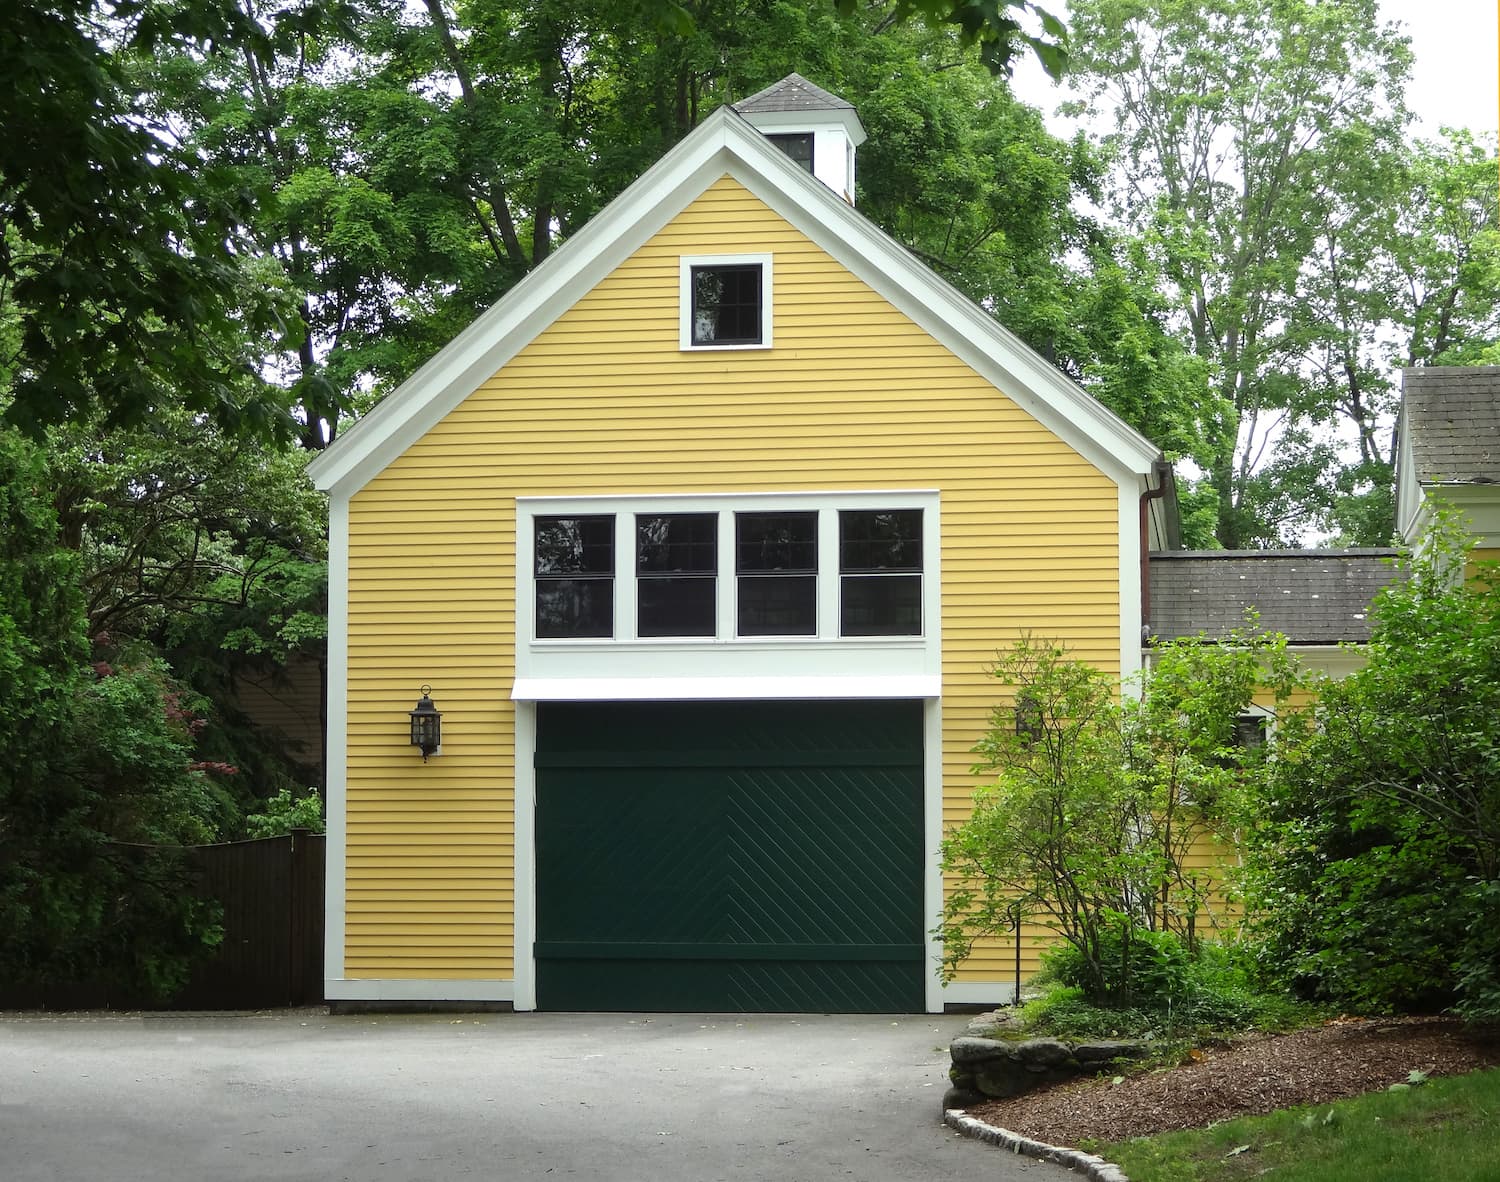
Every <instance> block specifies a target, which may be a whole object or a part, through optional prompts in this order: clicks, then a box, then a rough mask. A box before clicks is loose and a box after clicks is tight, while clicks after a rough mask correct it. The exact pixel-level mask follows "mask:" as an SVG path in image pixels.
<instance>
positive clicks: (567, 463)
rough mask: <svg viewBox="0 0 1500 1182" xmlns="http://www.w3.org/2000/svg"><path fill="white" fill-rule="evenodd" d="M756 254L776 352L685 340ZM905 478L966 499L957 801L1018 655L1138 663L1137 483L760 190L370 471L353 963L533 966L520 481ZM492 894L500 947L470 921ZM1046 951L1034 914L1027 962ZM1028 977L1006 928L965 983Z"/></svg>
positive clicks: (353, 707) (360, 591)
mask: <svg viewBox="0 0 1500 1182" xmlns="http://www.w3.org/2000/svg"><path fill="white" fill-rule="evenodd" d="M737 250H746V251H754V252H757V253H759V252H766V251H769V252H771V253H772V254H773V255H774V259H775V263H774V272H773V275H774V284H775V292H774V304H773V314H774V317H775V320H774V343H775V347H774V348H771V349H768V350H760V351H756V350H746V351H735V352H726V353H716V354H702V353H692V352H688V353H684V352H682V351H681V350H680V349H679V348H678V316H677V298H678V257H679V255H683V254H722V253H727V252H733V251H737ZM884 488H890V489H897V488H940V489H941V490H942V509H941V512H942V520H941V527H942V554H941V563H942V581H943V597H942V614H943V628H944V634H943V645H944V652H943V678H944V711H943V716H944V732H945V733H944V744H943V746H944V751H943V767H944V794H945V795H944V802H943V813H944V817H945V819H947V820H950V821H951V820H956V819H958V818H960V817H962V816H963V815H965V814H966V811H967V808H968V801H969V799H970V797H971V795H972V792H973V790H974V788H975V786H976V785H977V783H978V780H977V779H976V778H975V777H974V776H973V775H972V774H971V773H970V770H969V768H970V765H971V764H972V762H973V760H972V756H971V755H970V754H969V748H970V747H971V746H972V745H973V743H974V742H975V741H976V740H977V739H978V738H979V736H980V735H981V734H982V733H983V731H984V727H985V723H986V720H987V719H988V717H989V711H990V708H991V707H992V706H993V705H994V704H995V703H996V702H997V701H999V700H1000V699H1001V698H1002V697H1003V696H1004V695H1003V687H1001V686H999V685H998V684H997V683H996V682H995V681H994V679H993V678H991V677H989V676H988V675H987V673H986V669H987V667H988V666H989V665H990V664H991V663H992V662H993V660H994V658H995V654H996V652H997V650H1000V649H1003V648H1005V647H1008V645H1009V644H1010V643H1011V642H1012V641H1013V640H1014V639H1015V638H1017V637H1018V636H1019V635H1021V634H1022V633H1023V632H1026V631H1030V632H1032V633H1033V634H1035V635H1039V636H1060V637H1061V636H1065V637H1068V638H1069V639H1070V641H1071V643H1072V644H1074V645H1075V646H1076V647H1077V650H1078V651H1079V652H1080V655H1082V656H1083V657H1084V658H1085V659H1090V660H1094V661H1096V662H1097V663H1099V664H1100V665H1101V666H1102V667H1104V668H1106V669H1113V668H1117V667H1118V663H1119V639H1120V638H1119V587H1118V565H1119V554H1118V533H1119V521H1118V513H1119V497H1118V490H1117V488H1116V486H1115V485H1114V484H1113V482H1111V481H1110V480H1108V479H1107V478H1105V477H1104V476H1103V475H1102V474H1101V473H1099V472H1098V471H1096V470H1095V469H1094V468H1093V467H1092V466H1091V465H1090V464H1089V463H1087V462H1086V461H1085V460H1084V459H1083V458H1082V457H1080V456H1079V455H1078V454H1077V453H1075V452H1074V451H1073V450H1072V449H1071V448H1069V447H1068V446H1066V445H1065V444H1063V443H1061V442H1060V441H1059V440H1058V439H1057V438H1055V437H1054V436H1053V435H1051V434H1050V433H1049V432H1048V431H1046V430H1045V429H1044V428H1042V427H1041V426H1040V424H1038V423H1037V422H1036V421H1035V420H1034V419H1032V418H1031V416H1030V415H1028V414H1026V413H1025V412H1024V411H1023V410H1022V409H1021V408H1020V407H1019V406H1017V405H1016V404H1015V403H1013V402H1011V401H1009V400H1008V399H1007V398H1005V397H1004V396H1003V394H1000V393H997V392H996V391H995V390H994V388H993V387H991V386H990V385H988V383H986V382H985V381H983V380H982V379H980V378H979V377H978V375H976V374H974V373H973V372H972V371H971V370H969V369H968V368H967V367H966V366H965V365H963V364H962V363H961V362H959V361H958V360H957V359H956V358H954V357H953V356H952V355H951V354H949V353H948V352H947V350H946V349H944V348H943V347H942V346H940V345H938V344H937V343H936V342H935V341H933V340H932V339H931V338H929V337H928V336H927V335H926V334H925V333H924V332H922V331H921V330H920V329H919V328H917V326H916V325H914V324H913V323H912V322H911V321H909V320H908V319H907V318H906V317H905V316H903V315H902V314H901V313H899V312H898V311H896V310H895V309H894V308H893V307H891V306H890V305H889V304H888V303H887V302H886V301H885V300H884V299H883V298H882V297H881V296H879V295H878V293H876V292H874V291H873V290H872V289H870V288H869V287H867V286H865V285H864V284H863V283H861V282H859V281H858V280H856V279H854V278H853V277H852V276H850V275H849V274H848V273H847V272H845V271H844V270H843V269H842V268H841V267H840V266H838V264H836V263H835V262H833V260H831V259H830V258H829V257H828V256H827V255H826V254H824V253H823V252H822V251H821V250H820V249H819V248H818V247H817V246H816V245H815V244H813V243H812V242H811V241H809V240H808V239H807V238H805V237H804V236H803V235H801V234H800V233H799V232H797V231H796V230H794V229H793V228H792V227H791V226H790V225H789V224H787V223H786V222H784V221H783V220H781V219H780V218H779V217H777V216H776V215H775V214H773V213H771V212H770V211H769V210H768V209H766V208H765V207H764V206H763V205H762V204H761V203H760V202H759V201H758V200H757V199H755V198H754V197H753V196H752V195H751V194H749V193H748V192H747V191H746V190H744V189H743V188H742V187H741V186H739V185H738V184H736V183H735V182H733V181H730V180H728V179H727V178H726V179H724V180H721V181H720V182H718V183H717V184H715V185H714V186H712V187H711V188H710V190H709V191H708V192H707V193H705V194H704V195H703V196H702V197H701V198H700V199H699V200H698V201H696V202H694V203H693V204H692V205H691V206H689V208H688V209H687V210H685V211H683V213H682V214H680V215H679V216H678V217H676V218H674V219H673V220H672V222H671V223H670V224H668V225H667V226H666V227H664V228H663V229H662V230H661V231H660V232H659V233H658V234H657V235H656V236H655V237H654V238H652V239H651V240H650V241H649V242H647V243H646V244H645V245H644V246H643V247H641V249H640V250H639V251H637V252H636V254H635V255H633V256H632V257H631V258H629V259H628V260H626V261H625V262H624V263H623V264H621V266H620V267H619V268H617V270H616V271H615V272H614V273H613V274H611V275H609V276H608V277H606V278H605V279H604V280H603V281H601V282H600V283H599V284H598V285H597V286H596V287H595V288H594V289H593V290H591V291H589V292H587V293H585V294H583V295H582V296H581V298H580V299H579V300H578V301H577V303H575V304H574V306H573V307H572V308H571V309H569V310H568V311H567V312H566V313H564V314H563V315H562V316H561V317H559V318H558V320H557V321H556V322H555V323H554V324H553V325H551V326H550V327H549V328H547V329H546V330H545V331H543V332H542V333H541V334H540V335H539V336H538V337H537V339H536V340H535V341H534V342H532V343H531V344H530V345H528V346H527V347H526V348H524V349H523V350H522V351H521V352H520V353H519V354H518V355H517V356H516V357H515V358H513V359H512V360H511V361H510V362H509V363H508V364H507V365H506V366H505V367H504V368H502V369H501V370H500V371H499V372H498V373H496V374H495V375H494V376H493V377H492V378H491V379H489V380H488V381H486V382H485V383H484V384H483V385H482V386H481V387H480V388H479V389H478V390H476V391H475V392H474V394H472V395H471V396H470V397H469V398H468V399H467V400H466V401H465V402H464V403H463V404H462V405H461V406H459V407H458V408H457V409H455V410H454V411H453V412H452V413H450V414H449V415H448V416H447V417H446V418H444V419H443V420H442V421H441V422H439V423H438V424H436V425H435V426H434V427H433V428H432V429H431V430H430V431H429V432H428V434H427V435H426V436H425V437H424V438H423V439H421V440H420V441H418V442H417V443H416V444H414V445H413V446H412V447H411V448H409V449H408V450H407V452H406V453H405V454H404V455H402V456H401V457H399V458H398V459H397V460H395V461H394V462H393V463H392V464H391V465H390V466H389V467H388V468H387V469H386V470H385V471H383V472H382V473H381V474H380V475H378V476H377V477H376V478H375V479H374V480H372V481H371V482H370V483H369V484H368V485H367V486H366V487H365V488H363V489H362V490H361V491H360V492H359V493H358V494H357V495H356V496H355V497H354V498H353V499H352V501H351V504H350V509H349V537H350V556H349V566H350V569H349V588H350V590H349V619H350V674H349V687H350V730H349V764H348V782H349V786H348V799H349V811H348V827H349V833H350V847H349V855H350V857H349V864H348V866H347V868H346V877H345V892H346V898H347V900H348V906H349V923H350V926H349V928H348V929H347V931H346V939H345V972H346V975H348V976H351V977H359V976H370V977H450V978H453V979H463V978H466V977H469V978H472V977H484V976H501V977H504V976H506V975H508V974H509V973H511V972H512V971H513V961H512V947H511V941H512V939H513V935H512V927H511V925H512V924H513V922H514V915H513V911H512V908H513V902H512V900H513V894H514V892H513V883H512V881H511V875H512V867H513V865H514V850H513V848H512V846H511V842H512V836H513V834H512V826H511V818H510V816H509V812H508V810H510V809H511V808H512V807H513V805H512V799H513V789H514V779H513V777H514V767H513V760H512V752H511V748H510V745H509V744H510V743H511V740H512V734H513V721H512V720H513V707H512V704H511V702H510V701H509V693H510V686H511V678H512V676H513V667H514V635H513V629H514V625H515V603H514V598H515V545H514V539H513V537H512V534H513V531H514V526H515V498H516V497H525V496H580V495H589V494H653V493H654V494H672V493H714V492H760V491H802V490H809V491H822V490H831V489H836V490H857V489H884ZM433 621H436V622H437V623H436V625H433V624H432V622H433ZM455 625H459V626H460V627H459V630H458V632H457V634H456V638H455V639H452V640H449V639H444V635H445V628H451V627H453V626H455ZM422 684H431V685H432V686H433V687H434V691H433V692H434V699H435V700H436V701H437V702H438V705H439V708H440V709H441V710H442V711H443V713H444V735H443V738H444V755H443V756H442V757H441V758H439V759H436V760H433V761H431V763H429V764H427V765H425V766H424V765H422V764H421V763H420V761H418V760H415V757H414V755H413V753H412V750H411V748H410V747H409V746H407V745H405V744H404V742H403V739H404V735H403V733H402V724H403V723H404V715H405V711H406V710H409V709H410V708H411V704H412V703H413V702H414V701H415V691H416V689H417V687H418V686H420V685H422ZM460 752H462V753H463V758H462V759H460V758H459V757H458V753H460ZM502 818H503V819H502ZM469 819H472V821H473V825H472V826H469V825H468V824H467V823H466V822H467V820H469ZM448 834H452V835H453V841H452V842H451V843H450V846H449V848H448V849H447V850H444V851H443V855H444V856H442V857H440V858H439V857H434V856H433V855H434V854H435V853H436V852H437V851H438V850H439V848H440V847H441V846H442V843H443V840H444V837H445V835H448ZM480 851H483V852H480ZM489 907H494V908H495V911H494V912H493V915H487V918H489V919H492V920H493V924H492V925H489V926H485V927H484V928H483V929H482V933H483V936H484V939H482V940H477V941H476V940H475V939H470V938H466V937H468V936H471V935H472V934H473V932H474V931H475V930H476V929H472V928H465V927H463V925H462V923H460V924H459V925H458V926H457V927H455V926H454V917H455V916H456V915H461V916H465V917H466V916H470V915H473V914H474V913H475V911H476V909H478V910H480V911H483V909H485V908H489ZM428 915H430V916H431V919H430V921H428V920H425V919H424V916H428ZM1036 945H1037V940H1036V938H1035V937H1034V934H1033V933H1031V932H1030V931H1028V932H1027V933H1026V936H1025V938H1024V939H1023V953H1024V954H1025V963H1024V965H1023V969H1024V971H1026V972H1031V971H1034V969H1035V958H1034V953H1035V947H1036ZM1010 971H1011V961H1010V959H1009V956H1008V953H1007V950H1006V948H1005V947H1004V945H994V946H991V945H985V946H983V947H982V948H981V949H979V950H976V953H975V956H974V958H973V961H972V963H971V964H970V965H969V966H968V967H967V969H966V972H965V975H966V976H968V977H972V976H973V975H974V974H976V973H978V974H981V975H983V976H985V977H987V978H989V979H995V980H1008V978H1009V973H1010Z"/></svg>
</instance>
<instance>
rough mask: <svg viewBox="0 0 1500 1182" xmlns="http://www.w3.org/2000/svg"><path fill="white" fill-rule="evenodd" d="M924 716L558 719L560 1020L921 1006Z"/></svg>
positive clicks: (547, 829) (551, 906) (553, 807)
mask: <svg viewBox="0 0 1500 1182" xmlns="http://www.w3.org/2000/svg"><path fill="white" fill-rule="evenodd" d="M921 827H922V752H921V704H920V703H918V702H878V703H850V702H838V703H827V702H819V703H808V702H790V703H787V702H778V703H671V704H667V703H629V704H613V705H602V704H587V705H583V704H568V705H566V706H558V707H554V706H550V705H549V706H544V707H543V708H542V710H541V713H540V717H539V726H538V747H537V847H538V858H537V892H538V903H537V934H538V940H537V946H536V953H537V990H538V1000H539V1003H540V1004H541V1005H542V1006H543V1007H544V1008H549V1009H631V1010H635V1009H644V1010H653V1009H654V1010H682V1009H698V1010H732V1011H795V1012H805V1011H827V1010H836V1011H842V1012H909V1011H914V1010H920V1009H921V1008H922V1005H923V999H924V989H923V980H924V973H925V970H926V966H925V965H924V963H923V959H922V958H923V953H924V948H923V942H922V941H923V923H922V914H921V900H922V870H921V868H922V847H921Z"/></svg>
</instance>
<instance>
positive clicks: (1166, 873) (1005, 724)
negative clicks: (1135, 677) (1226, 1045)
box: [939, 636, 1298, 1005]
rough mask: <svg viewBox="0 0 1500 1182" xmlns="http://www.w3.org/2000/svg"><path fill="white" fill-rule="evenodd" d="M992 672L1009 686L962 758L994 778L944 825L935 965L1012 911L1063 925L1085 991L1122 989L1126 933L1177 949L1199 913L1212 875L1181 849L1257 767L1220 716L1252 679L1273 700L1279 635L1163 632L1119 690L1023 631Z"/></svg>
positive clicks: (1112, 998)
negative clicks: (1186, 638) (1163, 639)
mask: <svg viewBox="0 0 1500 1182" xmlns="http://www.w3.org/2000/svg"><path fill="white" fill-rule="evenodd" d="M994 673H995V676H996V678H997V680H999V681H1000V682H1001V683H1002V684H1004V685H1006V686H1008V687H1010V688H1011V690H1012V693H1013V695H1014V696H1013V701H1012V704H1011V705H1009V706H1005V707H1001V708H998V709H996V711H995V712H994V715H993V717H992V721H991V726H990V729H989V731H988V732H987V733H986V735H985V737H984V738H983V739H982V740H981V741H980V743H979V744H978V746H977V747H976V748H975V751H976V753H977V754H978V755H979V756H980V757H981V761H980V763H979V764H978V765H977V766H976V768H975V771H976V772H981V773H994V774H997V778H996V780H995V782H994V783H993V784H992V785H990V786H988V787H985V788H981V789H980V790H979V791H978V792H977V793H976V794H975V800H974V808H973V812H972V814H971V816H970V818H969V819H968V820H967V821H965V822H963V823H962V824H960V825H958V826H957V827H956V828H954V829H953V830H952V831H950V832H949V834H948V836H947V837H946V838H945V839H944V841H943V847H942V865H943V869H944V871H945V872H946V873H948V874H950V875H952V876H953V878H954V880H955V881H954V886H953V888H952V890H951V891H950V893H949V895H948V898H947V901H946V903H945V905H944V910H943V920H942V924H941V926H940V928H939V931H940V933H941V935H942V937H943V942H944V966H945V969H946V970H947V971H948V972H950V973H951V972H952V971H954V970H955V969H956V968H957V966H958V965H959V963H961V962H962V961H963V960H964V959H965V958H966V957H967V956H968V954H969V952H970V951H971V949H972V947H973V943H974V941H975V940H976V939H978V938H979V937H981V936H986V935H995V934H999V933H1001V932H1004V931H1006V930H1008V928H1009V927H1010V925H1011V924H1012V923H1013V922H1014V919H1015V917H1016V916H1017V915H1018V914H1019V915H1020V916H1022V917H1023V918H1025V917H1030V918H1032V919H1034V920H1036V921H1037V922H1040V923H1042V924H1044V925H1045V926H1047V927H1049V928H1051V929H1052V930H1053V931H1054V932H1056V933H1057V934H1058V935H1059V936H1061V937H1062V939H1063V941H1064V942H1065V943H1066V945H1067V946H1068V947H1069V948H1070V949H1071V952H1070V953H1068V954H1067V959H1068V961H1069V963H1070V964H1071V965H1073V966H1074V967H1073V969H1072V970H1071V973H1072V978H1074V979H1076V983H1077V984H1078V985H1079V986H1080V987H1081V988H1083V989H1084V991H1085V993H1086V994H1087V996H1088V997H1089V998H1090V999H1091V1000H1094V1001H1098V1002H1104V1003H1108V1004H1116V1005H1118V1004H1129V1003H1130V1001H1131V1000H1132V994H1133V991H1134V989H1135V988H1136V986H1137V985H1138V984H1140V983H1139V982H1137V983H1134V984H1133V983H1132V981H1131V979H1130V975H1129V974H1130V971H1131V966H1132V965H1134V964H1135V963H1136V957H1135V956H1134V955H1133V953H1132V951H1131V947H1132V944H1133V943H1139V944H1140V945H1141V951H1142V952H1143V953H1144V952H1146V951H1147V950H1148V949H1150V948H1153V947H1155V948H1157V951H1161V948H1160V947H1158V945H1154V944H1153V943H1152V941H1151V940H1150V939H1149V938H1148V937H1145V936H1141V935H1140V933H1143V932H1144V933H1171V934H1172V935H1174V936H1176V937H1178V938H1179V939H1180V940H1181V941H1183V942H1184V944H1185V946H1186V947H1187V948H1189V949H1191V948H1192V946H1193V944H1194V941H1195V940H1196V939H1197V937H1198V936H1199V935H1201V934H1202V932H1203V930H1205V929H1208V928H1211V927H1212V926H1213V920H1212V917H1211V914H1210V913H1209V902H1210V899H1211V897H1212V895H1213V892H1214V890H1215V889H1216V887H1217V886H1218V884H1217V883H1216V882H1215V881H1213V879H1212V878H1210V877H1209V876H1208V875H1206V874H1203V873H1201V872H1197V873H1195V872H1194V871H1192V870H1190V869H1189V868H1188V854H1189V853H1190V851H1192V850H1193V848H1194V847H1195V846H1197V845H1198V844H1200V843H1202V842H1204V841H1206V840H1211V839H1212V838H1213V837H1214V836H1215V835H1216V834H1219V833H1220V832H1221V827H1222V824H1223V818H1225V817H1228V816H1232V815H1234V813H1233V810H1232V809H1231V808H1230V807H1228V805H1229V800H1228V799H1227V798H1230V797H1234V796H1237V795H1238V793H1239V792H1240V791H1241V788H1240V784H1241V781H1242V780H1244V779H1245V778H1247V777H1252V776H1255V775H1258V774H1259V768H1260V753H1259V751H1258V750H1257V749H1254V748H1246V747H1243V746H1240V745H1238V744H1237V743H1236V741H1235V719H1236V718H1237V717H1238V716H1239V715H1240V714H1241V713H1242V712H1243V711H1244V710H1245V708H1246V706H1247V705H1248V704H1249V701H1250V698H1251V695H1252V693H1253V692H1254V691H1255V689H1256V687H1257V685H1260V684H1267V685H1269V686H1270V687H1272V690H1273V692H1274V694H1275V697H1276V699H1277V700H1278V702H1280V703H1282V704H1283V705H1284V704H1285V703H1286V702H1287V701H1288V699H1289V697H1290V695H1291V693H1292V692H1293V690H1294V689H1295V688H1296V685H1297V682H1298V677H1297V674H1296V671H1295V667H1294V665H1293V664H1292V662H1291V661H1290V659H1289V658H1288V657H1287V655H1286V651H1285V643H1284V641H1283V640H1281V639H1280V638H1271V637H1244V636H1236V637H1233V638H1231V640H1230V642H1229V643H1227V644H1223V645H1209V644H1200V643H1197V642H1175V643H1173V644H1170V645H1167V646H1165V647H1164V648H1163V649H1162V650H1160V652H1159V654H1158V655H1157V658H1156V661H1155V664H1154V667H1153V670H1152V672H1151V673H1150V674H1149V675H1148V676H1147V677H1146V678H1145V679H1144V683H1143V686H1142V687H1141V693H1140V695H1139V696H1138V697H1137V696H1132V695H1127V696H1124V697H1123V698H1122V697H1121V695H1120V694H1119V689H1120V687H1119V686H1118V685H1117V684H1115V683H1114V682H1112V681H1111V679H1109V678H1107V677H1106V676H1105V675H1103V674H1102V673H1100V672H1099V671H1098V670H1096V669H1093V668H1092V667H1090V666H1088V665H1085V664H1083V663H1081V662H1077V661H1073V660H1070V659H1068V658H1067V656H1066V654H1065V653H1064V652H1063V650H1062V649H1060V648H1057V647H1056V646H1051V645H1037V644H1035V643H1033V642H1031V641H1027V640H1023V641H1021V642H1018V643H1017V644H1016V646H1015V647H1014V648H1013V649H1012V650H1011V651H1010V652H1009V653H1007V654H1004V655H1003V656H1002V658H1001V660H1000V661H999V662H998V663H997V665H996V667H995V669H994ZM1158 944H1159V942H1158ZM1153 957H1154V954H1153Z"/></svg>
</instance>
